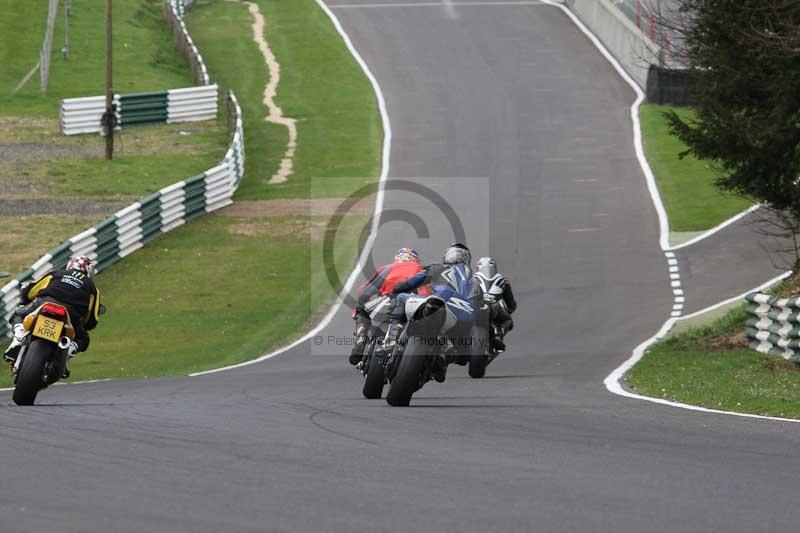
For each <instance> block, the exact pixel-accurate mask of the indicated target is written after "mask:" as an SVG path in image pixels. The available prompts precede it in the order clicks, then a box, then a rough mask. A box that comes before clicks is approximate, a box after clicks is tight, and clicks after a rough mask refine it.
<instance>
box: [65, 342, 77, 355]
mask: <svg viewBox="0 0 800 533" xmlns="http://www.w3.org/2000/svg"><path fill="white" fill-rule="evenodd" d="M67 355H69V356H70V357H75V356H76V355H78V343H77V342H75V341H70V343H69V346H67Z"/></svg>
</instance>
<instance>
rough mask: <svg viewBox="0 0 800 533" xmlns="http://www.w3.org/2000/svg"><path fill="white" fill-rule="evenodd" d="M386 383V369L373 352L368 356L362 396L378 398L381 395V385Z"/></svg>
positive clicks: (370, 398) (372, 398)
mask: <svg viewBox="0 0 800 533" xmlns="http://www.w3.org/2000/svg"><path fill="white" fill-rule="evenodd" d="M385 383H386V370H385V369H384V367H383V365H381V358H380V357H378V356H376V355H375V354H373V355H372V356H371V357H370V358H369V366H368V367H367V378H366V379H365V380H364V389H363V390H362V392H363V393H364V398H366V399H368V400H378V399H380V397H381V396H382V395H383V385H384V384H385Z"/></svg>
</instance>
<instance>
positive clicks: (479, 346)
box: [467, 326, 489, 379]
mask: <svg viewBox="0 0 800 533" xmlns="http://www.w3.org/2000/svg"><path fill="white" fill-rule="evenodd" d="M475 339H476V340H477V342H476V343H475V344H474V345H473V349H472V353H471V354H470V357H469V368H468V370H467V371H468V372H469V377H471V378H473V379H480V378H482V377H483V376H485V375H486V365H488V364H489V356H488V355H487V353H486V345H487V344H488V343H489V332H488V331H487V330H486V328H483V327H481V326H478V327H476V328H475Z"/></svg>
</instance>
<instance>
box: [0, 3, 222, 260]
mask: <svg viewBox="0 0 800 533" xmlns="http://www.w3.org/2000/svg"><path fill="white" fill-rule="evenodd" d="M6 3H7V4H8V5H7V6H6V9H5V10H4V13H5V16H4V17H2V18H0V64H2V68H0V227H2V228H3V233H4V234H5V235H8V236H9V238H7V239H0V271H10V272H12V273H15V274H16V273H18V272H20V271H21V270H22V268H24V267H27V266H28V265H30V264H31V263H33V262H34V261H35V260H37V259H38V258H39V257H40V256H41V255H42V254H44V253H45V252H46V251H47V250H48V249H50V248H51V247H52V246H53V245H55V244H58V243H60V242H62V241H63V240H65V239H67V238H69V237H72V236H73V235H75V234H77V233H79V232H80V231H82V230H84V229H86V228H88V227H90V226H92V225H94V224H96V223H97V222H99V221H101V220H103V219H104V218H106V217H107V216H108V215H110V214H112V213H113V212H114V211H116V210H117V209H119V208H120V207H123V206H124V205H127V204H130V203H132V202H133V201H135V200H138V199H139V198H142V197H144V196H146V195H148V194H150V193H152V192H155V191H156V190H158V189H161V188H163V187H165V186H167V185H170V184H172V183H175V182H177V181H180V180H183V179H186V178H189V177H191V176H193V175H197V174H199V173H201V172H203V171H204V170H207V169H208V168H211V167H213V166H214V165H216V164H217V163H218V162H219V161H220V159H222V157H224V154H225V151H226V149H227V145H228V134H227V129H226V127H225V125H224V123H223V120H220V121H219V122H217V121H209V122H204V123H193V124H180V125H159V126H143V127H138V128H129V129H125V130H123V131H122V132H121V133H120V134H119V136H118V138H117V142H116V150H115V152H116V154H115V159H114V160H113V161H106V160H105V159H104V158H103V154H104V140H103V138H101V137H99V136H98V135H78V136H70V137H67V136H64V135H62V134H61V133H60V132H59V127H58V118H57V117H58V107H59V101H60V100H61V99H62V98H68V97H78V96H93V95H98V94H102V92H103V87H104V58H103V46H104V44H103V43H104V27H103V16H104V14H103V10H102V9H97V5H96V2H94V1H91V0H73V1H72V10H71V13H72V15H71V16H70V17H69V43H70V54H69V59H65V58H64V57H63V56H62V54H61V52H60V48H61V45H62V44H63V42H64V12H63V3H62V5H61V10H60V11H59V14H58V22H57V24H56V31H55V36H54V46H53V48H54V52H53V55H52V64H51V74H50V82H49V86H48V91H47V95H46V96H42V95H40V94H39V80H38V76H34V78H33V79H31V80H30V82H29V83H28V84H27V85H26V86H25V87H24V88H23V89H22V90H21V91H20V92H19V93H18V94H16V95H14V96H10V93H11V91H12V89H13V88H14V87H15V86H16V85H17V83H18V82H19V81H20V79H21V78H22V77H23V76H24V75H25V73H27V71H28V70H29V69H30V68H31V67H32V66H33V65H34V64H35V63H36V62H37V61H38V54H39V48H40V47H41V42H42V39H43V37H44V31H45V28H44V26H45V20H46V18H47V2H13V3H9V2H6ZM162 8H163V2H162V0H132V1H130V2H116V3H115V5H114V37H115V40H114V43H115V44H114V77H115V83H114V85H115V90H116V91H117V92H122V93H126V92H139V91H152V90H161V89H169V88H178V87H186V86H191V85H192V80H191V76H190V75H189V73H188V70H187V68H186V65H185V64H184V61H183V59H182V58H181V57H180V55H179V54H178V52H177V51H176V49H175V45H174V42H173V39H172V35H171V33H170V30H169V28H168V26H167V25H166V23H165V22H164V20H163V15H162ZM20 200H25V201H26V202H27V203H26V204H25V205H24V206H22V204H21V203H20V202H19V201H20ZM60 206H62V207H60ZM78 206H80V207H78ZM61 212H66V213H69V215H67V216H63V218H62V219H60V220H59V223H58V224H54V223H53V222H54V215H56V214H58V213H61ZM19 217H23V218H19ZM37 217H39V218H37ZM22 222H24V223H22ZM12 232H13V239H11V238H10V235H12ZM43 235H44V236H43ZM20 242H24V243H26V245H25V246H20V245H19V243H20Z"/></svg>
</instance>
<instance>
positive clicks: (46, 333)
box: [33, 315, 64, 342]
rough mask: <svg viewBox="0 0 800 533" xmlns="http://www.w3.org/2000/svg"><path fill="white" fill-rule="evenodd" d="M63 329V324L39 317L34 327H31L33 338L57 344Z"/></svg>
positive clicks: (52, 319) (53, 319)
mask: <svg viewBox="0 0 800 533" xmlns="http://www.w3.org/2000/svg"><path fill="white" fill-rule="evenodd" d="M63 329H64V323H63V322H61V321H60V320H56V319H55V318H50V317H46V316H42V315H39V318H37V319H36V325H35V326H34V327H33V336H34V337H40V338H42V339H47V340H49V341H53V342H58V341H59V339H60V338H61V331H62V330H63Z"/></svg>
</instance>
